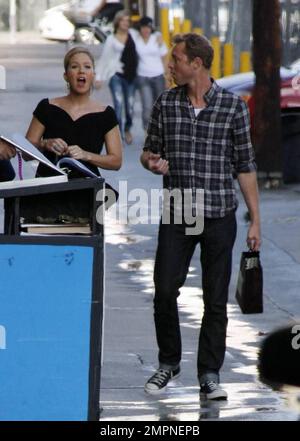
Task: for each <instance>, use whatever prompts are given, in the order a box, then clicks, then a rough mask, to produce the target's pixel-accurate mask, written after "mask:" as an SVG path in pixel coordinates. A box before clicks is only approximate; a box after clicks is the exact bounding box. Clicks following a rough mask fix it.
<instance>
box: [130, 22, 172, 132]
mask: <svg viewBox="0 0 300 441" xmlns="http://www.w3.org/2000/svg"><path fill="white" fill-rule="evenodd" d="M130 32H131V35H132V36H133V39H134V42H135V47H136V51H137V54H138V68H137V87H138V89H139V91H140V94H141V101H142V120H143V126H144V129H145V130H146V129H147V126H148V121H149V118H150V114H151V110H152V106H153V104H154V101H155V100H156V98H158V96H159V95H160V94H161V93H162V92H163V91H164V89H165V88H166V84H167V81H166V78H167V54H168V49H167V46H166V45H165V43H164V42H163V39H162V36H161V34H160V33H159V32H155V31H154V29H153V20H152V19H151V18H150V17H146V16H145V17H142V18H141V19H140V22H139V32H137V31H134V30H130Z"/></svg>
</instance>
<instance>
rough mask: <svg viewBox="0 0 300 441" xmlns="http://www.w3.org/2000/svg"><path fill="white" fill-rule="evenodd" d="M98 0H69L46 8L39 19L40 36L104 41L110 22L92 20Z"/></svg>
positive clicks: (83, 40) (110, 28) (68, 39)
mask: <svg viewBox="0 0 300 441" xmlns="http://www.w3.org/2000/svg"><path fill="white" fill-rule="evenodd" d="M97 4H99V1H98V0H71V1H69V2H66V3H63V4H61V5H58V6H55V7H54V8H50V9H47V10H46V11H45V12H44V14H43V16H42V18H41V19H40V21H39V30H40V32H41V35H42V37H44V38H46V39H48V40H56V41H65V42H69V41H73V40H74V41H78V42H81V43H86V44H91V43H97V42H103V41H105V39H106V37H107V35H108V34H109V33H110V32H112V23H107V22H105V23H104V22H102V21H101V20H94V21H93V17H92V11H93V10H94V8H95V7H96V6H97Z"/></svg>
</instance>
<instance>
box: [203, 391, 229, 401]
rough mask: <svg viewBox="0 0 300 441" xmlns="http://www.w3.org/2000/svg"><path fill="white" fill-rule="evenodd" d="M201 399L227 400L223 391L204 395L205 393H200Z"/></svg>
mask: <svg viewBox="0 0 300 441" xmlns="http://www.w3.org/2000/svg"><path fill="white" fill-rule="evenodd" d="M200 396H201V398H206V399H207V400H227V398H228V395H227V392H226V391H225V390H219V391H216V392H211V393H210V394H206V393H205V392H200Z"/></svg>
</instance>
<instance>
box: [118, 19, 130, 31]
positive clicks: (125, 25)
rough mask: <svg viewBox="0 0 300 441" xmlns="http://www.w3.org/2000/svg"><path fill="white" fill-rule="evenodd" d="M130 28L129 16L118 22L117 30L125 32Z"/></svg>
mask: <svg viewBox="0 0 300 441" xmlns="http://www.w3.org/2000/svg"><path fill="white" fill-rule="evenodd" d="M129 28H130V17H129V15H125V17H122V18H121V20H120V21H119V25H118V30H120V31H123V32H127V31H128V29H129Z"/></svg>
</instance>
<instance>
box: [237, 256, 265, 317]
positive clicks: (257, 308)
mask: <svg viewBox="0 0 300 441" xmlns="http://www.w3.org/2000/svg"><path fill="white" fill-rule="evenodd" d="M235 297H236V300H237V302H238V304H239V306H240V308H241V311H242V313H243V314H259V313H262V312H263V270H262V266H261V263H260V257H259V252H258V251H246V252H243V253H242V256H241V262H240V271H239V276H238V282H237V288H236V294H235Z"/></svg>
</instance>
